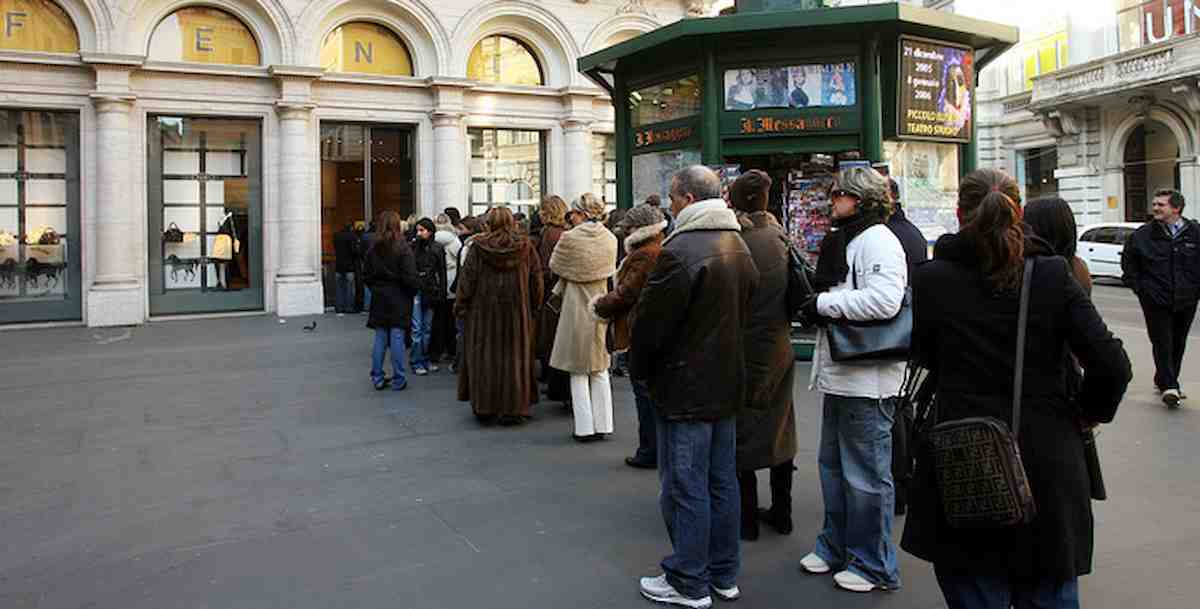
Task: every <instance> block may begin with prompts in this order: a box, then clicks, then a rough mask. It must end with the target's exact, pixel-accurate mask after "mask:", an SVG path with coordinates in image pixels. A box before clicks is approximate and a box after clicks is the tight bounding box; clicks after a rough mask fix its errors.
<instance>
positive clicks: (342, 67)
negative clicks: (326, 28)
mask: <svg viewBox="0 0 1200 609" xmlns="http://www.w3.org/2000/svg"><path fill="white" fill-rule="evenodd" d="M321 67H322V68H325V69H326V70H329V71H331V72H359V73H363V74H386V75H388V76H412V75H413V65H412V56H411V55H409V53H408V47H407V46H405V45H404V41H403V40H400V37H399V36H397V35H396V33H395V32H393V31H392V30H391V29H389V28H387V27H384V26H382V25H379V24H377V23H370V22H367V21H352V22H350V23H345V24H342V25H339V26H338V27H336V28H334V29H333V31H332V32H329V35H327V36H325V42H324V43H323V44H322V45H321Z"/></svg>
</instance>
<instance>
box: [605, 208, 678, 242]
mask: <svg viewBox="0 0 1200 609" xmlns="http://www.w3.org/2000/svg"><path fill="white" fill-rule="evenodd" d="M617 228H618V229H620V231H621V232H622V233H623V234H624V235H625V247H626V248H629V249H633V248H635V247H637V246H639V245H641V244H642V243H645V242H646V241H649V240H651V239H653V238H654V236H655V235H658V234H659V233H661V232H663V230H665V229H666V228H667V220H666V218H664V217H663V214H662V211H661V210H659V209H658V208H657V207H650V206H649V205H639V206H637V207H634V208H633V209H631V210H629V211H627V212H625V217H624V218H623V219H622V220H621V223H620V224H619V225H617Z"/></svg>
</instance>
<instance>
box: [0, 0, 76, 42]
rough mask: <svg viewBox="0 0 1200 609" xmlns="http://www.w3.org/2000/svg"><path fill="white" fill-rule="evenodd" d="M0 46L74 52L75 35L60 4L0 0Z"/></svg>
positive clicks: (48, 0) (73, 27) (39, 0)
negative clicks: (0, 18) (1, 19)
mask: <svg viewBox="0 0 1200 609" xmlns="http://www.w3.org/2000/svg"><path fill="white" fill-rule="evenodd" d="M0 17H2V18H3V21H0V49H5V50H13V51H41V52H43V53H76V52H78V51H79V34H78V33H76V32H75V24H74V23H72V22H71V18H70V17H69V16H68V15H67V13H66V11H64V10H63V9H62V7H60V6H58V5H57V4H55V3H54V2H51V1H50V0H0Z"/></svg>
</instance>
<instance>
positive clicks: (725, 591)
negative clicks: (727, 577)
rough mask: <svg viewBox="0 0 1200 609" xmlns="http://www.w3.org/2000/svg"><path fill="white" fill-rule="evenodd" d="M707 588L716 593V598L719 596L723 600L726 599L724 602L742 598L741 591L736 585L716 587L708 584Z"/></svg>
mask: <svg viewBox="0 0 1200 609" xmlns="http://www.w3.org/2000/svg"><path fill="white" fill-rule="evenodd" d="M709 588H711V589H712V591H713V594H716V595H717V598H719V599H721V600H723V601H726V602H732V601H736V600H737V599H739V598H742V591H741V590H739V589H738V587H737V586H731V587H729V588H718V587H716V586H715V585H709Z"/></svg>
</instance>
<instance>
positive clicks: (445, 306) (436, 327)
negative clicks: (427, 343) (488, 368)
mask: <svg viewBox="0 0 1200 609" xmlns="http://www.w3.org/2000/svg"><path fill="white" fill-rule="evenodd" d="M433 223H434V225H435V226H436V228H437V232H435V233H434V234H433V240H434V241H435V242H436V243H437V244H438V245H440V246H442V250H443V251H444V252H445V253H446V300H445V301H444V302H441V303H438V304H437V305H434V313H433V347H432V348H433V353H432V356H433V357H434V358H438V357H440V356H443V355H444V356H445V359H446V360H448V361H450V362H454V361H455V360H456V356H457V355H458V348H457V346H458V345H457V341H456V340H455V337H456V336H457V334H458V333H457V332H456V330H455V327H456V324H457V320H456V319H455V317H454V297H455V292H454V290H455V288H457V287H458V285H457V284H456V283H455V282H454V280H455V279H457V278H458V263H459V251H460V250H462V242H461V241H459V240H458V232H457V231H456V230H454V225H453V224H451V223H450V216H447V215H446V214H438V215H437V217H436V218H434V220H433ZM434 361H435V362H436V361H437V359H434ZM454 367H455V366H454V364H453V363H451V364H450V368H451V371H453V369H454Z"/></svg>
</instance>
